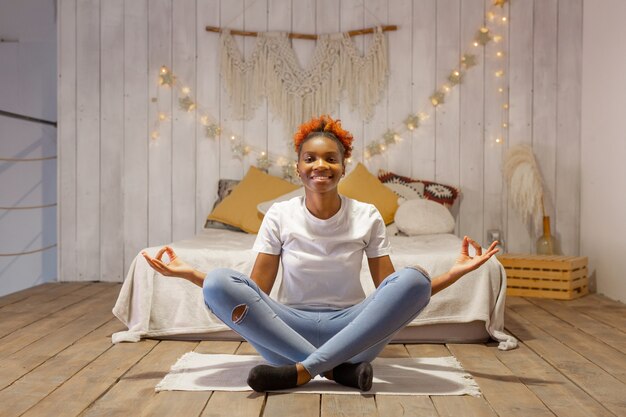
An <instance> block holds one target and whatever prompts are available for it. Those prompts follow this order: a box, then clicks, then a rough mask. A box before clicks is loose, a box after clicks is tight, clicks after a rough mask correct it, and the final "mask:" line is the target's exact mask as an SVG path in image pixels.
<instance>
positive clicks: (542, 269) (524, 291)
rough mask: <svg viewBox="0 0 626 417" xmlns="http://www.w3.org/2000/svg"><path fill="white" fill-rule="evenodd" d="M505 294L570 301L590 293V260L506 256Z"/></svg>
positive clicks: (520, 255) (576, 257)
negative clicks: (588, 273)
mask: <svg viewBox="0 0 626 417" xmlns="http://www.w3.org/2000/svg"><path fill="white" fill-rule="evenodd" d="M498 260H499V261H500V262H501V263H502V265H503V266H504V269H505V270H506V276H507V286H506V294H507V295H514V296H520V297H540V298H554V299H557V300H571V299H574V298H578V297H582V296H583V295H585V294H587V293H588V292H589V288H588V278H587V257H583V256H557V255H530V254H515V253H505V254H502V255H500V256H498Z"/></svg>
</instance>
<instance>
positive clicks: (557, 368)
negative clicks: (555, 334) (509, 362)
mask: <svg viewBox="0 0 626 417" xmlns="http://www.w3.org/2000/svg"><path fill="white" fill-rule="evenodd" d="M507 308H509V307H507ZM516 337H517V336H516ZM518 340H519V341H520V342H521V343H523V344H524V346H526V348H527V349H529V350H530V351H531V352H533V353H534V354H535V355H537V356H538V357H539V358H541V359H542V360H543V361H544V362H545V363H546V364H547V365H549V366H550V367H551V368H552V369H554V370H555V371H556V372H558V373H559V374H560V375H561V376H562V377H563V378H565V379H566V380H567V381H569V382H570V383H571V384H573V385H574V386H575V387H577V388H578V389H580V390H581V391H582V392H584V393H585V394H587V395H588V396H589V398H591V399H592V400H593V401H595V402H596V403H598V404H599V405H600V406H601V407H602V408H604V409H605V410H606V411H607V412H608V413H610V414H612V415H615V416H616V414H615V413H613V412H612V411H611V410H609V409H608V408H607V407H606V406H605V405H604V404H603V403H602V401H601V400H599V399H598V398H596V397H595V396H594V395H593V394H592V393H591V392H589V391H587V390H586V389H585V388H584V387H583V386H581V385H580V384H578V383H577V382H576V381H575V380H574V379H572V378H571V377H569V376H568V375H567V374H566V373H564V371H562V370H561V369H559V367H558V366H556V364H554V363H553V362H552V361H551V360H550V359H549V358H548V357H546V356H544V355H542V354H541V353H539V352H538V351H536V350H535V349H533V348H532V346H530V345H528V344H526V343H524V341H523V339H521V338H519V337H518ZM554 340H555V341H556V342H557V343H559V344H561V345H563V346H565V347H566V348H568V349H571V350H572V351H574V352H575V353H576V354H578V355H579V356H581V357H583V358H585V357H584V356H582V355H581V354H580V353H579V352H578V351H576V350H574V349H572V348H570V347H568V346H567V345H564V344H563V343H562V342H561V341H560V340H558V339H556V338H554ZM585 359H587V358H585ZM587 360H588V359H587ZM592 363H593V362H592ZM594 365H595V364H594ZM596 366H597V365H596ZM598 368H600V367H598ZM600 369H602V368H600ZM524 385H525V384H524Z"/></svg>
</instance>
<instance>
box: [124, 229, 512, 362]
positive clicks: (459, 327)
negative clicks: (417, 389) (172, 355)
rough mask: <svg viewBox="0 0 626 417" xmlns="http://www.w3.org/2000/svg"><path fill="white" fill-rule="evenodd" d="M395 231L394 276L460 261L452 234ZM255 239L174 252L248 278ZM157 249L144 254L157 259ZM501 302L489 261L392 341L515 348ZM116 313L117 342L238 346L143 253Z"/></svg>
mask: <svg viewBox="0 0 626 417" xmlns="http://www.w3.org/2000/svg"><path fill="white" fill-rule="evenodd" d="M392 227H393V225H391V226H389V229H388V234H389V236H390V240H391V244H392V248H393V251H392V254H391V259H392V261H393V263H394V266H395V267H396V269H400V268H403V267H405V266H409V265H415V264H418V265H420V266H422V267H423V268H425V269H426V270H427V271H428V272H429V273H430V274H431V276H433V277H434V276H437V275H438V274H441V273H443V272H445V271H446V270H447V269H448V268H450V266H451V265H452V264H453V263H454V261H455V259H456V257H457V256H458V253H459V250H460V246H461V239H459V238H458V237H457V236H455V235H453V234H429V235H419V236H398V235H397V234H396V233H395V230H392ZM254 239H255V235H254V234H246V233H241V232H236V231H231V230H223V229H222V230H220V229H205V230H203V231H202V232H201V233H199V234H198V235H196V236H195V237H193V238H191V239H187V240H181V241H178V242H174V243H172V244H171V246H172V247H173V248H174V250H175V251H176V252H177V254H178V255H179V256H180V257H181V258H182V259H184V260H185V261H187V262H188V263H190V264H192V265H193V266H194V267H196V268H197V269H199V270H203V271H208V270H210V269H213V268H217V267H228V268H233V269H235V270H238V271H241V272H244V273H249V272H250V271H251V270H252V266H253V263H254V259H255V256H256V253H255V252H253V251H252V250H251V249H250V248H251V247H252V244H253V242H254ZM158 249H159V247H152V248H147V249H146V251H147V252H148V253H149V254H151V255H152V256H154V255H155V254H156V252H157V251H158ZM280 275H281V273H280V271H279V277H280ZM361 283H362V285H363V288H364V290H365V293H366V294H369V293H371V292H372V291H373V290H374V286H373V283H372V280H371V277H370V275H369V269H368V266H367V260H366V259H365V257H364V259H363V267H362V270H361ZM279 285H280V278H279V279H278V280H277V283H276V285H275V286H274V290H273V291H272V294H271V295H275V294H276V293H277V289H278V287H279ZM505 295H506V274H505V271H504V268H503V267H502V265H501V264H500V263H499V262H498V260H497V259H496V258H495V257H492V258H491V259H490V260H489V261H488V262H487V263H486V264H485V265H483V266H482V267H481V268H479V269H478V270H476V271H473V272H471V273H470V274H468V275H466V276H464V277H463V278H462V279H461V280H460V281H458V282H457V283H456V284H454V285H452V286H450V287H448V288H446V289H445V290H443V291H441V292H440V293H439V294H437V295H436V296H434V297H433V298H432V299H431V301H430V303H429V305H428V306H427V307H426V308H425V309H424V311H423V312H422V313H421V314H420V315H419V316H418V317H417V318H416V319H415V320H413V321H412V322H411V323H410V324H409V325H408V326H407V327H406V328H405V329H403V330H402V331H401V332H399V333H398V334H397V335H396V336H395V338H394V342H401V343H475V342H484V341H486V340H488V339H493V340H496V341H498V342H499V348H500V349H502V350H508V349H512V348H514V347H516V346H517V341H516V339H515V338H514V337H512V336H510V335H507V334H505V333H504V303H505ZM113 314H114V315H115V316H116V317H117V318H118V319H119V320H121V321H122V323H124V324H125V325H126V326H127V327H128V330H126V331H122V332H118V333H115V334H113V336H112V341H113V342H114V343H117V342H136V341H139V340H141V339H142V338H167V339H193V340H240V337H239V336H238V335H237V334H236V333H234V332H232V331H231V330H230V329H229V328H228V327H226V326H225V325H224V324H223V323H222V322H221V321H220V320H219V319H218V318H217V317H215V316H213V315H212V314H211V313H210V312H209V310H208V309H207V308H206V307H205V305H204V302H203V299H202V291H201V290H200V288H198V287H197V286H195V285H193V284H191V283H189V282H187V281H185V280H182V279H177V278H168V277H164V276H161V275H160V274H158V273H156V272H155V271H153V270H152V269H151V268H150V267H149V266H148V264H147V263H146V261H145V260H144V259H143V257H142V256H141V254H138V255H137V257H136V258H135V259H134V260H133V262H132V264H131V266H130V268H129V271H128V274H127V277H126V280H125V281H124V284H123V286H122V289H121V291H120V294H119V297H118V299H117V302H116V304H115V306H114V308H113Z"/></svg>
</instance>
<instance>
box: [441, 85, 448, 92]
mask: <svg viewBox="0 0 626 417" xmlns="http://www.w3.org/2000/svg"><path fill="white" fill-rule="evenodd" d="M441 87H442V88H443V89H444V90H445V91H446V92H449V91H450V86H449V85H447V84H444V85H442V86H441Z"/></svg>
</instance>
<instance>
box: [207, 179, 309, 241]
mask: <svg viewBox="0 0 626 417" xmlns="http://www.w3.org/2000/svg"><path fill="white" fill-rule="evenodd" d="M296 188H298V186H297V185H295V184H292V183H290V182H288V181H285V180H283V179H281V178H278V177H273V176H271V175H268V174H266V173H265V172H263V171H261V170H260V169H258V168H256V167H253V166H251V167H250V169H249V170H248V173H247V174H246V176H245V177H243V179H242V180H241V182H240V183H239V184H237V186H236V187H235V188H234V189H233V191H232V192H231V193H230V195H229V196H228V197H226V198H225V199H224V200H223V201H222V202H221V203H220V204H218V206H217V207H215V209H214V210H213V211H212V212H211V214H209V217H208V219H209V220H217V221H219V222H222V223H225V224H229V225H231V226H235V227H239V228H240V229H242V230H244V231H246V232H248V233H258V232H259V228H260V227H261V221H262V220H263V215H262V214H261V213H259V212H258V210H257V205H259V203H262V202H263V201H267V200H272V199H274V198H276V197H279V196H281V195H283V194H286V193H288V192H290V191H293V190H295V189H296Z"/></svg>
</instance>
